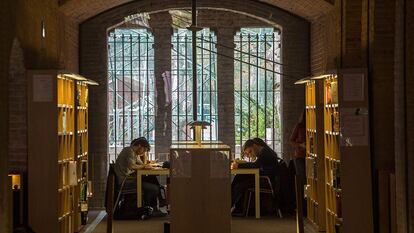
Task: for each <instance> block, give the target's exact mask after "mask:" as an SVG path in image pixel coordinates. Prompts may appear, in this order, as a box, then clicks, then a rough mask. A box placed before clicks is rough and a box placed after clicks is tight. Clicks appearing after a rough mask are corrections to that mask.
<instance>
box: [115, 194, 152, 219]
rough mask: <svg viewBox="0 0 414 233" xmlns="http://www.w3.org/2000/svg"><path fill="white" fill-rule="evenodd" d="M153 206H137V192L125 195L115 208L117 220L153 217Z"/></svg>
mask: <svg viewBox="0 0 414 233" xmlns="http://www.w3.org/2000/svg"><path fill="white" fill-rule="evenodd" d="M153 211H154V210H153V208H152V207H150V206H143V207H139V208H138V207H137V201H136V194H129V195H124V196H123V197H122V198H121V200H119V203H118V205H117V207H116V209H115V213H114V219H116V220H136V219H141V220H145V219H148V218H150V217H151V215H152V212H153Z"/></svg>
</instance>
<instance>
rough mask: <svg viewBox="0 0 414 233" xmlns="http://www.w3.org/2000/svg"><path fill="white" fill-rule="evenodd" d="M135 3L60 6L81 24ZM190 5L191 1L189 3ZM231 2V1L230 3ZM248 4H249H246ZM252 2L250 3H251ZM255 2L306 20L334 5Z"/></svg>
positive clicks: (80, 1) (323, 0)
mask: <svg viewBox="0 0 414 233" xmlns="http://www.w3.org/2000/svg"><path fill="white" fill-rule="evenodd" d="M131 2H133V1H132V0H67V1H65V3H63V4H62V5H61V6H60V9H61V10H62V12H63V13H64V14H66V15H67V16H69V17H71V18H73V19H74V20H75V21H76V22H78V23H81V22H83V21H85V20H87V19H89V18H92V17H94V16H95V15H99V14H101V13H103V12H105V11H107V10H109V9H112V8H115V7H118V6H121V5H123V4H128V3H131ZM153 2H154V3H153V4H155V5H156V4H157V3H159V4H173V5H175V4H177V3H179V2H180V1H167V2H168V3H166V1H153ZM187 2H188V3H189V2H190V1H187ZM205 2H208V1H199V4H200V5H203V4H204V3H205ZM217 2H218V3H217V4H218V5H223V4H225V3H226V1H217ZM229 2H231V1H229ZM246 2H247V3H246ZM249 2H250V1H249ZM249 2H248V1H243V2H241V1H237V4H236V5H249V4H250V3H249ZM253 2H257V3H259V2H261V3H266V4H269V5H271V6H273V7H279V8H280V9H283V10H284V11H287V12H289V13H292V14H294V15H297V16H299V17H302V18H304V19H306V20H309V21H311V20H314V19H317V18H318V17H319V16H321V15H323V14H325V13H327V12H329V11H330V10H331V9H332V8H333V5H332V3H331V1H327V0H302V1H291V0H255V1H253Z"/></svg>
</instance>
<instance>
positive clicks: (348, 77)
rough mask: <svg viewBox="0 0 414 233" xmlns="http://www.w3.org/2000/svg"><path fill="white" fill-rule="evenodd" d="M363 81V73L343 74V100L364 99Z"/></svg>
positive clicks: (356, 100)
mask: <svg viewBox="0 0 414 233" xmlns="http://www.w3.org/2000/svg"><path fill="white" fill-rule="evenodd" d="M364 81H365V80H364V74H344V76H343V83H342V85H343V100H344V101H346V102H359V101H364V99H365V93H364V92H365V91H364V90H365V87H364Z"/></svg>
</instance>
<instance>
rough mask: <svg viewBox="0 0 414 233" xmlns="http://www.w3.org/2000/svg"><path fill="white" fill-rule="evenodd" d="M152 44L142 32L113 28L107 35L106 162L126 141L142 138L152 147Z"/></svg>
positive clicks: (153, 96)
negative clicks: (107, 146) (107, 127)
mask: <svg viewBox="0 0 414 233" xmlns="http://www.w3.org/2000/svg"><path fill="white" fill-rule="evenodd" d="M126 37H129V40H128V39H127V38H126ZM153 43H154V38H153V36H152V35H151V34H149V33H148V32H147V31H146V30H144V29H141V30H136V29H115V30H114V31H113V32H111V33H110V34H109V36H108V63H109V64H108V87H109V90H108V92H109V96H110V98H109V99H108V101H109V105H108V107H109V111H108V112H109V116H108V119H109V122H108V123H109V132H108V133H109V156H110V159H111V158H113V159H116V156H117V154H118V152H119V149H120V148H122V147H125V146H128V145H129V142H128V141H127V138H129V139H133V138H135V137H139V136H146V137H147V138H148V140H149V142H150V144H151V145H153V144H154V134H155V127H154V126H155V116H154V113H155V110H154V108H155V87H154V51H153V48H152V46H153ZM128 75H129V77H128ZM120 85H122V87H121V88H120ZM136 87H138V88H136ZM111 99H112V101H111ZM111 103H112V104H111ZM137 128H138V129H137Z"/></svg>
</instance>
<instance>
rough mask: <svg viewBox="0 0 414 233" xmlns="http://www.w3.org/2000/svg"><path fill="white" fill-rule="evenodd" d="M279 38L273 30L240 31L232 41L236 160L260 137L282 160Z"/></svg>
mask: <svg viewBox="0 0 414 233" xmlns="http://www.w3.org/2000/svg"><path fill="white" fill-rule="evenodd" d="M280 40H281V36H280V31H278V30H277V29H274V28H242V29H241V30H240V31H239V32H238V33H237V34H236V35H235V37H234V42H235V52H234V59H235V61H234V69H235V70H234V89H235V91H234V97H235V103H234V106H235V135H236V136H235V145H236V151H235V154H236V157H240V153H241V147H242V145H243V143H244V142H245V141H246V140H247V139H249V138H255V137H259V138H262V139H264V140H265V141H266V143H267V144H268V145H269V146H270V147H271V148H273V149H274V150H275V151H276V152H277V153H278V155H279V156H280V157H282V156H281V151H282V148H281V127H282V125H281V114H280V109H281V108H280V103H281V101H280V96H281V95H280V94H281V93H280V82H281V78H280V77H281V76H280V73H281V65H280V62H281V56H280V53H281V51H280V48H281V42H280Z"/></svg>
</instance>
